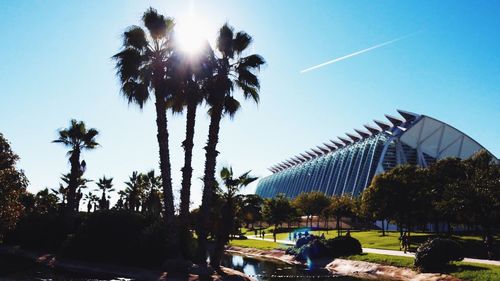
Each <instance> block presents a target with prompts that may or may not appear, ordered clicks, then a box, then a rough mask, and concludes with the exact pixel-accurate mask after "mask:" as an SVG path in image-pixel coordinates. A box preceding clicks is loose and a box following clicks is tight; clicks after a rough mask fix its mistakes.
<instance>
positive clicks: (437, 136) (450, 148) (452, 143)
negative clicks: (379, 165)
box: [400, 115, 495, 160]
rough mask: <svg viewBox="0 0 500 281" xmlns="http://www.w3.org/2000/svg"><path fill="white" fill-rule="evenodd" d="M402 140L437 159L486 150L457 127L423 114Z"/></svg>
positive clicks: (467, 155)
mask: <svg viewBox="0 0 500 281" xmlns="http://www.w3.org/2000/svg"><path fill="white" fill-rule="evenodd" d="M400 140H401V142H403V143H405V144H407V145H408V146H410V147H412V148H414V149H420V150H421V151H422V152H423V153H425V154H427V155H429V156H431V157H433V158H435V159H436V160H440V159H443V158H447V157H458V158H461V159H467V158H469V157H471V156H472V155H473V154H474V153H476V152H477V151H479V150H481V149H485V150H486V148H484V147H483V146H482V145H480V144H479V143H478V142H477V141H475V140H474V139H472V138H471V137H469V136H468V135H466V134H464V133H463V132H461V131H459V130H458V129H456V128H455V127H453V126H451V125H449V124H447V123H444V122H442V121H439V120H437V119H434V118H432V117H429V116H426V115H421V116H420V118H418V119H417V121H416V123H414V124H413V126H411V127H410V128H408V129H407V130H406V131H405V132H404V133H402V134H401V136H400ZM490 154H491V153H490ZM492 155H493V154H492ZM493 157H495V156H493Z"/></svg>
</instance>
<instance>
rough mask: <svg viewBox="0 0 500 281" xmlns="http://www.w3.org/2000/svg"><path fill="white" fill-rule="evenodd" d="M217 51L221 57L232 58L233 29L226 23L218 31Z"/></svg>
mask: <svg viewBox="0 0 500 281" xmlns="http://www.w3.org/2000/svg"><path fill="white" fill-rule="evenodd" d="M217 49H218V50H219V52H221V53H222V55H223V56H227V57H230V58H232V57H233V28H232V27H231V26H229V24H228V23H225V24H224V25H223V26H222V27H221V28H220V29H219V34H218V36H217Z"/></svg>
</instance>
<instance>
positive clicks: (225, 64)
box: [207, 24, 265, 117]
mask: <svg viewBox="0 0 500 281" xmlns="http://www.w3.org/2000/svg"><path fill="white" fill-rule="evenodd" d="M251 42H252V37H251V36H250V35H248V34H247V33H245V32H243V31H239V32H237V33H236V34H234V30H233V28H232V27H231V26H229V25H228V24H224V25H223V26H222V27H221V28H220V30H219V35H218V38H217V50H218V53H219V56H217V54H215V69H214V70H215V73H214V77H213V84H212V87H213V88H212V90H211V91H210V92H209V96H208V99H207V100H208V103H209V104H210V105H211V106H212V107H214V106H217V104H220V103H222V105H223V113H224V114H228V115H229V116H230V117H232V116H234V114H235V113H236V112H237V111H238V109H239V108H240V103H239V102H238V101H237V100H236V99H235V98H234V96H233V92H234V90H235V88H239V89H240V90H241V92H242V93H243V96H244V98H245V99H251V100H253V101H254V102H256V103H258V102H259V99H260V97H259V89H260V82H259V79H258V78H257V76H256V75H255V71H257V70H260V67H261V66H262V65H263V64H264V63H265V61H264V58H262V56H260V55H257V54H251V55H248V56H243V54H244V53H245V51H246V49H247V48H248V46H249V45H250V43H251ZM212 110H213V109H211V111H212Z"/></svg>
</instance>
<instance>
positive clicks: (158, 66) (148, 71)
mask: <svg viewBox="0 0 500 281" xmlns="http://www.w3.org/2000/svg"><path fill="white" fill-rule="evenodd" d="M142 21H143V23H144V26H145V27H146V29H147V30H148V34H146V32H145V31H144V29H142V28H141V27H139V26H131V27H129V28H128V30H127V31H125V33H124V35H123V38H124V40H123V50H122V51H121V52H119V53H118V54H116V55H114V56H113V58H114V59H115V60H116V68H117V75H118V76H119V78H120V81H121V91H122V93H123V95H124V96H125V98H127V100H128V101H129V103H135V104H137V105H138V106H139V107H140V108H141V109H142V108H143V106H144V104H145V103H146V102H147V101H148V100H149V98H151V96H154V98H155V109H156V126H157V131H158V132H157V139H158V145H159V154H160V170H161V178H162V183H163V203H164V206H165V214H164V219H165V223H166V226H167V229H168V230H169V231H167V233H168V234H169V236H170V237H167V238H168V239H167V240H168V241H169V242H170V244H171V245H170V246H172V248H175V245H176V243H175V242H174V241H173V239H172V238H174V237H172V236H171V235H170V234H173V233H174V228H173V225H174V197H173V192H172V178H171V167H170V151H169V145H168V137H169V136H168V129H167V112H166V110H167V108H166V106H167V105H166V100H167V99H168V98H169V96H171V95H172V91H171V90H170V86H169V84H170V83H171V79H169V78H170V76H171V73H172V64H171V62H170V59H171V57H172V53H173V44H172V38H173V36H172V35H173V34H172V33H173V27H174V21H173V19H171V18H169V17H164V16H163V15H160V14H158V12H157V11H156V10H155V9H153V8H149V9H148V10H147V11H146V12H145V13H144V15H143V17H142Z"/></svg>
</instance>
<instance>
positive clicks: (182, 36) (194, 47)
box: [175, 17, 206, 55]
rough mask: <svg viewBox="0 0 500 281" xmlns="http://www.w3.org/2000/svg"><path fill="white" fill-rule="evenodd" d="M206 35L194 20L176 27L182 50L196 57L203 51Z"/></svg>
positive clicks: (180, 23)
mask: <svg viewBox="0 0 500 281" xmlns="http://www.w3.org/2000/svg"><path fill="white" fill-rule="evenodd" d="M205 35H206V34H205V33H204V32H203V29H202V28H201V26H200V25H199V24H198V22H196V20H195V19H194V18H191V17H190V18H187V19H186V20H185V21H179V23H178V24H177V26H176V32H175V36H176V40H177V42H178V44H179V47H180V49H181V50H183V51H185V52H186V53H188V54H191V55H195V54H197V53H199V52H200V51H201V49H202V48H203V44H204V41H205V40H206V39H205Z"/></svg>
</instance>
